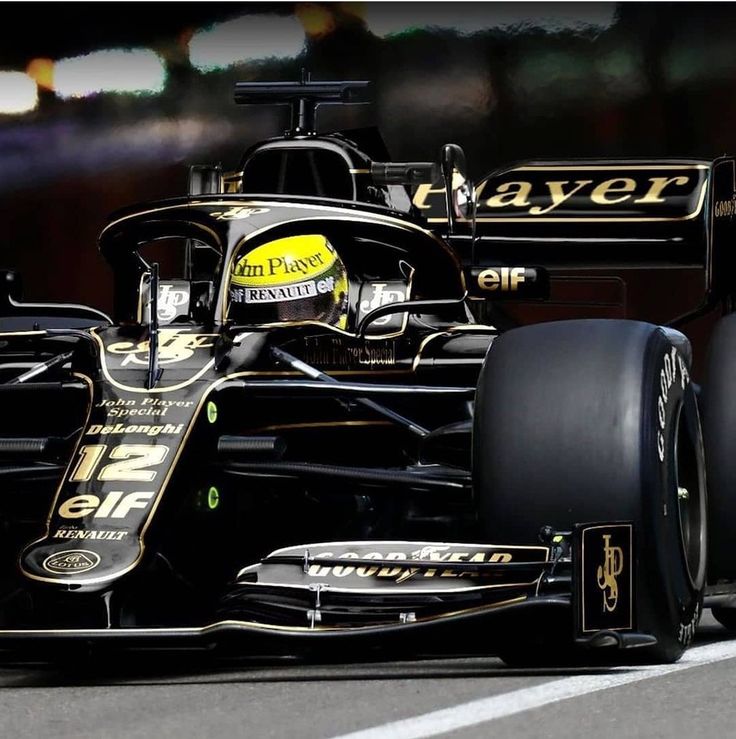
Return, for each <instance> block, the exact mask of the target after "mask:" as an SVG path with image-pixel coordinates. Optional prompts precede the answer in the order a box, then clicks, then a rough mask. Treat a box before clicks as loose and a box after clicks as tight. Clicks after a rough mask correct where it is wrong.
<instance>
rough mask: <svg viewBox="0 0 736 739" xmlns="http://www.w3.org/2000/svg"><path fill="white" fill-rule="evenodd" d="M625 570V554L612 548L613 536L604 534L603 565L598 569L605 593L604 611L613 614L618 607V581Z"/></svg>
mask: <svg viewBox="0 0 736 739" xmlns="http://www.w3.org/2000/svg"><path fill="white" fill-rule="evenodd" d="M623 569H624V552H623V549H621V547H612V546H611V534H603V564H602V565H600V566H599V567H598V570H597V571H596V577H597V579H598V587H599V588H600V589H601V590H602V591H603V611H604V613H605V612H608V613H610V612H612V611H615V610H616V606H617V605H618V580H617V579H616V578H617V577H618V576H619V575H620V574H621V572H622V571H623Z"/></svg>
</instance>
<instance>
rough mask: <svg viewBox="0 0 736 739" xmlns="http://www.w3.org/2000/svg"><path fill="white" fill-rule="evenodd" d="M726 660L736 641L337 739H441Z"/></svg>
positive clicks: (734, 650) (483, 700)
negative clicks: (660, 662) (439, 736)
mask: <svg viewBox="0 0 736 739" xmlns="http://www.w3.org/2000/svg"><path fill="white" fill-rule="evenodd" d="M727 659H736V641H729V642H718V643H715V644H706V645H704V646H702V647H694V648H692V649H690V650H689V651H687V652H686V653H685V656H684V657H683V658H682V659H681V660H680V661H679V662H677V663H675V664H673V665H657V666H653V667H615V668H612V669H611V671H610V672H609V673H606V674H605V675H573V676H571V677H566V678H562V679H561V680H552V681H550V682H546V683H543V684H542V685H535V686H534V687H531V688H521V689H520V690H513V691H511V692H510V693H502V694H501V695H494V696H492V697H490V698H480V699H479V700H474V701H470V702H469V703H461V704H459V705H457V706H452V707H450V708H443V709H440V710H438V711H431V712H430V713H424V714H422V715H420V716H414V717H413V718H407V719H403V720H401V721H392V722H390V723H387V724H383V725H381V726H374V727H373V728H370V729H365V730H363V731H356V732H353V733H351V734H344V735H342V736H339V737H336V738H335V739H421V737H428V736H437V734H443V733H445V732H448V731H456V730H457V729H464V728H466V727H468V726H475V725H477V724H482V723H485V722H486V721H493V720H494V719H498V718H504V717H505V716H513V715H514V714H517V713H522V712H523V711H529V710H531V709H532V708H539V707H541V706H546V705H549V704H550V703H557V702H558V701H564V700H568V699H570V698H577V697H578V696H581V695H588V694H589V693H596V692H598V691H599V690H607V689H610V688H617V687H619V686H621V685H630V684H631V683H637V682H640V681H641V680H650V679H651V678H655V677H663V676H665V675H671V674H672V673H675V672H681V671H682V670H689V669H691V668H693V667H701V666H703V665H709V664H712V663H714V662H722V661H723V660H727Z"/></svg>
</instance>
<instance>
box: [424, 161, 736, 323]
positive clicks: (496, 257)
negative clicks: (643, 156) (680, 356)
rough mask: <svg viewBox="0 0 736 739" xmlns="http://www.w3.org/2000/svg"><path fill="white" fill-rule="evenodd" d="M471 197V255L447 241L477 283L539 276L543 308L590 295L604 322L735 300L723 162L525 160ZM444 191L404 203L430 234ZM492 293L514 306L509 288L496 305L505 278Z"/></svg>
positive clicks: (732, 213) (733, 211)
mask: <svg viewBox="0 0 736 739" xmlns="http://www.w3.org/2000/svg"><path fill="white" fill-rule="evenodd" d="M477 191H478V193H479V202H478V213H477V221H476V235H477V239H476V242H475V245H474V248H471V245H470V237H469V236H466V237H465V238H464V239H463V238H460V239H457V240H456V242H455V246H456V247H457V248H458V251H459V252H460V253H461V255H462V258H463V261H464V262H465V264H466V266H468V267H470V268H472V274H473V275H475V276H476V277H477V275H478V274H480V273H481V272H482V271H483V270H484V269H488V268H490V269H496V270H497V271H498V270H499V269H502V268H503V267H506V268H508V269H532V270H533V268H535V267H536V268H540V267H541V268H543V271H544V272H545V274H548V276H549V283H550V291H549V296H550V299H551V301H552V302H553V303H554V302H557V303H560V304H565V303H573V304H576V305H577V304H585V306H586V307H590V306H592V305H594V304H597V303H598V301H597V297H600V301H601V302H603V303H606V304H607V305H608V307H609V308H610V310H608V311H604V314H605V315H608V314H610V315H611V316H612V317H613V316H615V317H631V318H640V319H644V320H652V321H655V322H658V323H668V322H674V321H677V320H679V319H683V318H684V317H685V316H689V315H690V314H696V313H701V312H703V311H704V310H706V309H707V307H708V306H711V307H712V306H713V305H715V304H716V303H717V302H718V301H719V300H720V299H722V298H724V297H726V296H727V295H730V294H731V293H732V292H733V291H734V278H733V276H732V275H733V267H734V264H733V260H734V257H733V247H732V242H733V239H734V238H735V237H736V232H734V229H735V228H736V164H735V162H734V159H733V158H731V157H723V158H721V159H717V160H715V161H706V160H695V159H668V160H664V159H662V160H647V161H644V160H608V161H602V160H576V161H566V162H543V161H538V162H523V163H519V164H516V165H513V166H511V167H509V168H506V169H503V170H498V171H496V172H493V173H491V174H490V175H488V176H487V177H485V178H484V179H483V180H481V181H480V183H479V184H478V185H477ZM443 193H444V190H443V188H442V186H441V185H431V186H428V185H422V186H420V187H419V188H418V189H417V192H416V194H415V196H414V205H415V207H416V208H417V209H418V211H419V212H420V213H421V214H422V215H423V217H424V218H425V219H426V222H427V225H428V226H429V227H430V228H431V227H435V228H438V229H442V228H443V224H445V223H446V215H445V213H444V199H443V197H444V196H443ZM652 270H657V273H656V279H657V281H658V282H657V290H656V295H655V294H654V293H655V291H652V280H653V279H654V278H655V275H653V273H652ZM499 274H500V273H499ZM531 274H533V272H532V273H531ZM668 281H670V282H671V285H670V286H668ZM486 283H488V280H487V279H486ZM490 284H491V285H492V286H493V288H494V290H495V291H496V294H495V295H487V296H486V297H488V298H492V299H497V298H502V297H506V298H513V297H517V296H514V295H513V294H512V293H513V290H512V287H513V281H512V280H507V281H506V283H505V284H506V285H507V286H508V289H507V290H506V294H505V295H502V292H503V291H502V290H501V289H500V288H501V287H502V285H503V284H504V283H503V280H499V284H498V285H496V284H495V282H493V281H491V283H490ZM475 287H476V288H478V290H476V292H480V293H481V294H482V292H483V290H482V286H479V285H475ZM517 292H518V297H522V298H523V294H524V293H523V290H521V291H517ZM663 296H664V300H662V297H663ZM656 297H658V298H659V304H657V303H656V300H655V298H656ZM675 298H678V299H675ZM588 315H590V313H589V312H588ZM554 317H566V316H564V315H562V316H559V315H555V316H554Z"/></svg>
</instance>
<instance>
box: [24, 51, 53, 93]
mask: <svg viewBox="0 0 736 739" xmlns="http://www.w3.org/2000/svg"><path fill="white" fill-rule="evenodd" d="M26 74H27V75H28V76H29V77H30V78H31V79H32V80H35V81H36V84H37V85H38V86H39V87H40V88H41V89H42V90H53V89H54V62H53V60H52V59H43V58H39V59H32V60H31V61H30V62H29V63H28V66H27V67H26Z"/></svg>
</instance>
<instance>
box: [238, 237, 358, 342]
mask: <svg viewBox="0 0 736 739" xmlns="http://www.w3.org/2000/svg"><path fill="white" fill-rule="evenodd" d="M347 302H348V278H347V272H346V270H345V265H344V264H343V263H342V260H341V259H340V257H339V256H338V255H337V252H336V251H335V249H334V248H333V247H332V245H331V244H330V242H329V241H328V240H327V238H326V237H325V236H322V235H320V234H310V235H303V236H288V237H286V238H283V239H278V240H276V241H269V242H268V243H267V244H263V245H261V246H257V247H256V248H255V249H252V250H251V251H249V252H248V253H247V254H244V255H243V256H241V257H240V258H239V259H237V261H236V262H235V266H234V268H233V273H232V276H231V279H230V308H229V313H228V317H229V318H231V319H232V320H234V321H235V322H236V323H244V324H270V323H302V322H309V323H314V322H319V323H325V324H327V325H329V326H336V327H338V328H342V329H344V328H345V325H346V323H347Z"/></svg>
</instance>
